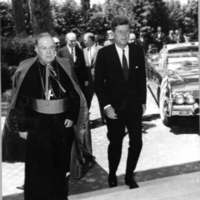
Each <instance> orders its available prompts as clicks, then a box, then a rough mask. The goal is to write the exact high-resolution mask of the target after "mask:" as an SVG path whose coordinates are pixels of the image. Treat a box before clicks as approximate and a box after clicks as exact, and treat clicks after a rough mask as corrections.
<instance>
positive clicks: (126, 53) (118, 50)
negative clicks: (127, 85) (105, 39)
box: [115, 44, 129, 67]
mask: <svg viewBox="0 0 200 200" xmlns="http://www.w3.org/2000/svg"><path fill="white" fill-rule="evenodd" d="M115 47H116V50H117V54H118V56H119V59H120V62H121V66H122V55H123V49H122V48H120V47H118V46H117V45H116V44H115ZM124 54H125V56H126V60H127V63H128V67H129V46H128V45H126V46H125V47H124Z"/></svg>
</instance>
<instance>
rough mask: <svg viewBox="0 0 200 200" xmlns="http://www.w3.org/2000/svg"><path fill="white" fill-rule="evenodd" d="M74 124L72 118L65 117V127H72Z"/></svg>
mask: <svg viewBox="0 0 200 200" xmlns="http://www.w3.org/2000/svg"><path fill="white" fill-rule="evenodd" d="M72 125H73V121H72V120H70V119H65V121H64V126H65V128H70V127H72Z"/></svg>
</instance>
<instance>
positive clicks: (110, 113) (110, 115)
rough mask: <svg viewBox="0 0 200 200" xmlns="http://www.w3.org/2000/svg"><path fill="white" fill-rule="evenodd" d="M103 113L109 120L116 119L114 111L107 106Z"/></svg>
mask: <svg viewBox="0 0 200 200" xmlns="http://www.w3.org/2000/svg"><path fill="white" fill-rule="evenodd" d="M104 112H105V115H106V116H107V117H108V118H110V119H117V114H116V112H115V109H114V108H113V107H112V106H111V105H109V106H106V107H105V108H104Z"/></svg>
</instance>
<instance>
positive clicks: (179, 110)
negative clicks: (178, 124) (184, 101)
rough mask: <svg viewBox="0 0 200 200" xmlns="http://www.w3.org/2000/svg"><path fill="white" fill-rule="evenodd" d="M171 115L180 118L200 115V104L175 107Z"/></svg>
mask: <svg viewBox="0 0 200 200" xmlns="http://www.w3.org/2000/svg"><path fill="white" fill-rule="evenodd" d="M171 115H172V116H173V115H179V116H194V115H200V112H199V104H198V103H195V104H193V105H173V106H172V111H171Z"/></svg>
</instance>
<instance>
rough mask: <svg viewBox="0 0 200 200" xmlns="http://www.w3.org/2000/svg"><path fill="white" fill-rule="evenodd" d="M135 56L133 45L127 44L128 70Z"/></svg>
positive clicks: (133, 62)
mask: <svg viewBox="0 0 200 200" xmlns="http://www.w3.org/2000/svg"><path fill="white" fill-rule="evenodd" d="M135 58H136V57H135V50H134V45H130V44H129V71H130V70H131V69H132V68H133V67H134V66H135Z"/></svg>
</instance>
